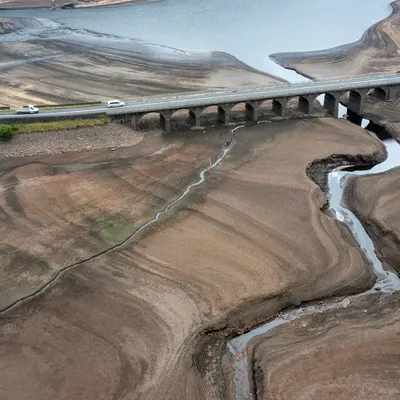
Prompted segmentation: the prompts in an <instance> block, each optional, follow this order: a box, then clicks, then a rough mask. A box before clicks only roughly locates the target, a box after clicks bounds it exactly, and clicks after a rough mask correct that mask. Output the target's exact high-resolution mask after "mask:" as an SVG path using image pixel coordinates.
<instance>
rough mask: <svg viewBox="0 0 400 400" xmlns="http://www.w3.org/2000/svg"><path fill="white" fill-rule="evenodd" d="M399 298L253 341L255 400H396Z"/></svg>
mask: <svg viewBox="0 0 400 400" xmlns="http://www.w3.org/2000/svg"><path fill="white" fill-rule="evenodd" d="M399 306H400V295H399V294H398V293H396V294H392V295H388V294H374V295H370V296H367V297H361V298H359V299H358V300H357V301H353V302H351V303H349V304H348V305H347V306H345V307H344V308H341V309H338V310H332V311H328V312H325V313H322V314H316V315H310V316H306V317H302V318H299V319H297V320H295V321H293V322H291V323H289V324H286V325H283V326H281V327H277V328H275V329H273V330H271V331H270V332H269V333H268V335H267V336H265V337H263V338H259V339H258V340H256V341H255V342H253V344H252V346H251V348H250V350H249V353H251V354H252V357H253V361H254V366H253V371H254V376H255V386H256V393H255V395H256V396H257V397H256V398H257V399H267V398H268V400H278V399H279V400H283V399H285V400H289V399H293V400H294V399H296V400H297V399H298V400H303V399H304V400H306V399H307V400H308V399H310V400H311V399H321V400H331V399H332V400H333V399H348V398H354V399H355V398H363V399H371V400H372V399H374V400H375V399H397V398H398V397H399V396H400V385H399V380H400V370H399V364H400V351H399V344H400V336H399V335H398V332H399V329H400V312H399Z"/></svg>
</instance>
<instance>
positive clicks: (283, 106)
mask: <svg viewBox="0 0 400 400" xmlns="http://www.w3.org/2000/svg"><path fill="white" fill-rule="evenodd" d="M288 101H289V98H280V99H274V100H272V111H273V112H274V113H275V114H276V115H277V116H278V117H287V116H288V114H289V113H288V109H287V103H288Z"/></svg>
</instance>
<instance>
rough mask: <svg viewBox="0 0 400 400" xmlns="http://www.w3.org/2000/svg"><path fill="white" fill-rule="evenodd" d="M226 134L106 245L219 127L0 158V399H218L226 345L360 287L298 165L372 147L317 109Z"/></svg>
mask: <svg viewBox="0 0 400 400" xmlns="http://www.w3.org/2000/svg"><path fill="white" fill-rule="evenodd" d="M214 132H215V131H214ZM235 136H236V142H237V143H236V144H235V146H234V147H233V148H232V150H231V151H230V153H228V155H227V158H226V159H225V160H224V161H223V163H222V164H221V165H220V166H219V167H217V168H216V169H215V170H213V171H212V172H210V173H209V174H208V175H207V180H206V182H205V183H204V184H203V185H201V186H199V187H197V188H196V189H194V190H193V191H192V192H191V194H190V195H189V196H188V197H187V198H185V199H184V200H182V201H181V202H180V203H179V204H178V205H176V206H174V207H173V209H172V210H170V212H169V214H168V215H167V216H166V217H165V218H164V219H163V220H162V221H161V222H159V223H157V224H154V225H152V226H150V227H148V228H147V229H145V230H143V231H142V232H141V233H140V235H136V236H135V237H134V238H133V240H131V241H128V242H127V243H126V244H124V245H123V246H120V247H118V246H117V247H116V248H114V250H112V251H108V250H107V249H112V248H113V246H116V245H117V244H118V243H121V242H123V241H124V240H125V239H126V238H128V237H129V236H130V235H132V233H133V232H134V231H135V229H137V228H138V227H139V226H140V225H141V224H143V223H144V222H145V221H148V220H149V219H151V218H152V216H154V213H155V211H156V210H160V209H162V208H163V207H165V205H166V204H167V203H168V202H169V201H171V200H172V199H173V198H175V197H176V196H178V195H179V194H180V193H182V192H183V190H184V188H185V187H186V186H187V185H188V184H189V183H190V182H193V181H195V180H196V176H198V173H199V170H200V169H201V168H204V167H205V166H207V165H208V164H209V157H210V158H211V160H212V161H213V160H215V158H216V156H217V154H218V153H219V152H220V150H219V149H220V146H221V143H222V141H221V138H220V137H219V135H216V134H215V133H213V134H211V133H210V134H207V133H206V134H204V133H197V134H195V133H191V134H190V135H189V136H179V135H178V136H173V135H171V136H163V135H161V136H160V135H152V136H146V137H145V138H144V140H141V141H140V142H138V143H137V144H136V146H131V147H127V148H124V149H117V150H115V151H113V152H110V151H98V152H90V153H82V154H76V153H69V154H64V155H54V156H51V155H48V156H42V157H31V158H30V159H27V158H25V159H21V160H18V159H14V160H9V161H8V162H7V163H6V164H4V166H3V172H2V173H1V179H0V185H1V199H2V200H1V214H0V215H1V219H2V224H1V230H2V234H1V235H0V237H1V238H2V239H1V248H2V251H1V258H2V261H1V264H0V265H2V270H1V274H2V279H1V282H3V284H2V291H1V293H2V296H1V299H0V300H1V307H2V308H3V309H7V307H10V305H12V303H13V302H17V305H15V306H14V307H11V308H10V309H9V310H8V311H5V312H3V313H2V315H1V335H0V348H1V349H2V357H1V359H0V369H1V371H2V379H1V381H0V391H1V393H2V398H4V399H20V400H24V399H30V400H31V399H41V400H43V399H54V398H55V397H56V398H57V399H70V398H74V399H85V400H90V399H96V400H97V399H110V398H114V399H117V398H118V399H128V398H129V399H183V398H190V399H217V398H224V396H225V395H228V393H231V388H230V385H229V383H227V387H224V379H223V376H225V375H221V374H222V373H223V370H222V369H221V368H222V367H221V364H220V359H221V356H222V354H223V353H224V352H225V344H226V339H227V338H229V337H231V336H233V335H235V334H237V333H239V332H241V331H243V330H246V329H247V328H250V327H252V326H254V325H255V324H257V323H260V322H262V321H265V320H266V319H267V318H269V317H270V316H272V315H274V314H276V313H277V312H278V311H279V310H280V309H281V308H283V307H285V306H288V305H291V304H298V303H300V302H301V301H304V300H310V299H313V298H322V297H328V296H333V295H338V294H346V293H353V292H356V291H363V290H364V289H365V288H367V287H369V286H371V285H372V283H373V282H374V275H373V273H372V272H371V269H370V267H369V265H368V263H367V261H366V259H365V258H364V256H363V254H362V252H361V251H360V250H359V249H358V247H357V245H356V244H355V243H354V242H353V240H352V238H351V236H350V234H349V233H348V231H347V229H346V228H345V227H344V226H342V225H341V224H338V223H337V222H336V221H335V220H334V219H333V218H332V217H331V216H329V215H328V214H326V213H324V212H323V211H321V209H323V208H324V204H325V202H326V199H325V195H324V194H323V192H322V191H321V188H320V187H319V186H317V185H316V184H315V183H314V182H313V181H312V180H311V179H310V177H309V176H308V175H307V173H306V170H307V166H309V164H310V163H311V162H312V161H314V160H316V159H319V160H325V161H323V162H320V163H319V164H318V165H317V167H315V168H312V169H311V170H312V172H311V177H312V178H313V179H314V180H315V181H318V182H323V181H324V179H323V177H324V175H325V173H326V171H327V169H328V168H332V167H334V166H335V165H337V164H338V163H339V164H340V163H343V162H345V161H346V157H343V158H342V159H338V158H335V159H329V157H330V155H331V154H347V155H348V157H347V159H348V160H349V161H351V160H352V159H355V157H354V156H356V155H359V154H363V155H364V158H363V159H364V160H368V159H370V160H371V159H372V158H376V159H382V157H383V153H382V146H381V145H380V144H379V142H378V141H377V140H376V139H375V138H374V137H373V136H371V135H369V134H368V133H367V132H366V131H364V130H362V129H361V128H359V127H357V126H355V125H352V124H351V123H348V122H343V121H338V120H334V119H328V118H325V119H319V120H312V121H311V120H310V121H297V122H295V121H286V122H281V123H261V124H258V125H256V126H253V127H248V128H246V129H242V130H239V131H236V132H235ZM225 137H226V135H225V134H224V135H222V139H224V140H226V139H225ZM305 149H307V151H304V150H305ZM356 159H358V160H361V159H362V158H360V157H357V158H356ZM309 171H310V169H309ZM85 260H87V261H86V262H85ZM74 263H75V264H74ZM74 265H75V266H74ZM70 267H72V268H70ZM63 269H66V270H65V272H64V273H62V274H61V275H60V276H58V278H57V279H56V280H55V281H54V282H53V283H52V284H51V285H50V286H45V285H46V282H48V281H50V280H52V279H54V277H56V276H57V273H58V272H59V271H61V270H63ZM43 287H45V290H43V291H42V292H41V293H40V295H37V296H34V297H31V298H29V299H28V300H26V301H24V302H19V301H18V299H21V298H23V297H27V296H30V295H31V294H33V293H35V292H36V291H38V290H40V289H41V288H43ZM225 391H227V392H225Z"/></svg>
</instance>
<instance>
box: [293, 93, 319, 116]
mask: <svg viewBox="0 0 400 400" xmlns="http://www.w3.org/2000/svg"><path fill="white" fill-rule="evenodd" d="M316 98H317V95H316V94H312V95H308V96H300V97H299V105H298V107H297V108H298V110H299V111H300V112H302V113H303V114H310V112H311V110H312V107H313V102H314V101H315V99H316Z"/></svg>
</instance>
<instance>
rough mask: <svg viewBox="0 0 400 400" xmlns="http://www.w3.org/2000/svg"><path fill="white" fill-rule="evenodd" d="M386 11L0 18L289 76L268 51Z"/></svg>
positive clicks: (156, 9) (265, 9)
mask: <svg viewBox="0 0 400 400" xmlns="http://www.w3.org/2000/svg"><path fill="white" fill-rule="evenodd" d="M390 12H391V7H390V5H389V1H388V0H335V1H332V0H296V1H293V0H218V1H216V0H202V1H201V2H199V1H193V0H162V1H156V2H147V3H146V2H143V3H137V4H131V5H126V6H120V7H108V8H92V9H75V10H58V11H51V10H50V9H41V10H21V11H10V10H9V11H0V16H1V17H10V16H17V17H37V18H46V19H52V20H54V21H57V22H59V23H61V24H63V25H66V26H68V27H71V28H74V29H86V30H91V31H95V32H101V33H104V34H110V35H116V36H122V37H126V38H132V39H139V40H143V41H147V42H151V43H156V44H160V45H164V46H171V47H175V48H179V49H185V50H201V51H204V50H206V51H224V52H227V53H230V54H232V55H234V56H235V57H237V58H238V59H240V60H241V61H244V62H246V63H247V64H249V65H251V66H253V67H255V68H257V69H260V70H262V71H265V72H269V73H272V74H276V75H279V76H282V77H284V78H286V79H289V80H292V81H293V80H295V78H296V77H297V75H295V74H294V73H291V72H290V71H286V70H284V69H283V68H281V67H279V66H277V65H276V64H275V63H274V62H272V61H271V60H270V59H269V55H270V54H272V53H275V52H286V51H309V50H319V49H323V48H329V47H333V46H338V45H341V44H345V43H348V42H352V41H355V40H357V39H359V38H360V36H361V35H362V34H363V32H364V31H365V30H366V29H368V28H369V27H370V26H371V25H373V24H374V23H375V22H377V21H379V20H380V19H383V18H385V17H387V16H388V15H389V14H390ZM0 40H1V39H0Z"/></svg>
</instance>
